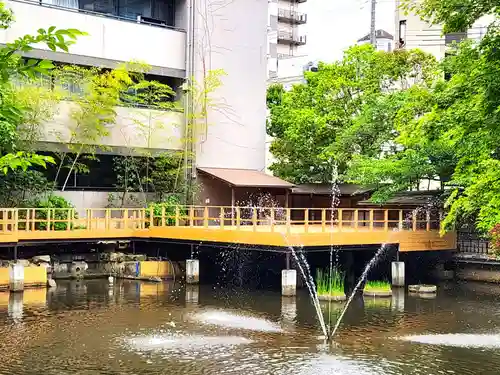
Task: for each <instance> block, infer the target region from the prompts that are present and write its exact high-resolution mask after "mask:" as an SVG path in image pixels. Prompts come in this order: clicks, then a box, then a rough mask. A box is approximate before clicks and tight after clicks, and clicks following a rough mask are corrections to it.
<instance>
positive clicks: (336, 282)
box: [316, 269, 344, 296]
mask: <svg viewBox="0 0 500 375" xmlns="http://www.w3.org/2000/svg"><path fill="white" fill-rule="evenodd" d="M316 289H317V290H318V295H319V296H343V295H344V273H343V272H341V271H338V270H337V269H333V270H332V273H331V278H330V272H329V271H323V270H320V269H318V270H317V271H316Z"/></svg>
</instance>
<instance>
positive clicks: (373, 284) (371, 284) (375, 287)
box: [364, 280, 391, 292]
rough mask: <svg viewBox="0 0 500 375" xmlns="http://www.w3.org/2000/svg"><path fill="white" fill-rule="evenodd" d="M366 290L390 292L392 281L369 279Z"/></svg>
mask: <svg viewBox="0 0 500 375" xmlns="http://www.w3.org/2000/svg"><path fill="white" fill-rule="evenodd" d="M364 290H366V291H367V292H389V291H391V283H390V282H388V281H380V280H368V281H367V282H366V284H365V288H364Z"/></svg>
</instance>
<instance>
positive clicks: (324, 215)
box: [321, 208, 326, 232]
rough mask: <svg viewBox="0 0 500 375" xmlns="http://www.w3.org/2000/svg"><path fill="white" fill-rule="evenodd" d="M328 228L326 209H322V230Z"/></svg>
mask: <svg viewBox="0 0 500 375" xmlns="http://www.w3.org/2000/svg"><path fill="white" fill-rule="evenodd" d="M325 230H326V209H324V208H323V209H322V210H321V231H322V232H324V231H325Z"/></svg>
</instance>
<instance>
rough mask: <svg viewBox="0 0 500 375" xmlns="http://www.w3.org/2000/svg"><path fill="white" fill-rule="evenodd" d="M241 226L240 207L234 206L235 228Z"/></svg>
mask: <svg viewBox="0 0 500 375" xmlns="http://www.w3.org/2000/svg"><path fill="white" fill-rule="evenodd" d="M240 226H241V212H240V208H239V207H236V228H237V229H240Z"/></svg>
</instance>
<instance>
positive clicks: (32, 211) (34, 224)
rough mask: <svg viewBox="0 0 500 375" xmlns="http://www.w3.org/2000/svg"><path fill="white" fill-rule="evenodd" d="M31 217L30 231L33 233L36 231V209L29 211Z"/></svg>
mask: <svg viewBox="0 0 500 375" xmlns="http://www.w3.org/2000/svg"><path fill="white" fill-rule="evenodd" d="M31 215H32V216H33V220H31V230H32V231H33V232H34V231H35V229H36V208H34V209H33V210H31Z"/></svg>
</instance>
